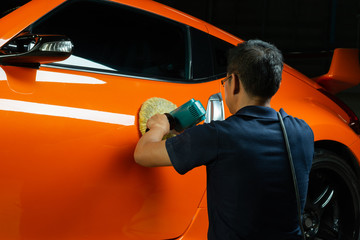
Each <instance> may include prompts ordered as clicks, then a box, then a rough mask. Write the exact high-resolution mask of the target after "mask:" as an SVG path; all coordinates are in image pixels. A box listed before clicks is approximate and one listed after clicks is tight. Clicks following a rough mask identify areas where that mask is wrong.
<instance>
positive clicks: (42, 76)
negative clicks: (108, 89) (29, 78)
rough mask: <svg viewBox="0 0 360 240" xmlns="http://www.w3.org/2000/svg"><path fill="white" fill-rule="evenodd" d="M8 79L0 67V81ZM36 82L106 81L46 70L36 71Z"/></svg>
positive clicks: (87, 82) (88, 82)
mask: <svg viewBox="0 0 360 240" xmlns="http://www.w3.org/2000/svg"><path fill="white" fill-rule="evenodd" d="M6 80H8V78H7V76H6V72H5V71H4V70H3V69H2V68H0V81H6ZM36 82H49V83H73V84H105V83H106V82H104V81H102V80H99V79H97V78H94V77H88V76H81V75H73V74H68V73H57V72H48V71H41V70H39V71H37V73H36Z"/></svg>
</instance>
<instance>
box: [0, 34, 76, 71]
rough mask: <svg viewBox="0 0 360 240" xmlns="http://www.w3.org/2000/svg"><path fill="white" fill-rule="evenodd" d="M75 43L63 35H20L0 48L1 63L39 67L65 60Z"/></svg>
mask: <svg viewBox="0 0 360 240" xmlns="http://www.w3.org/2000/svg"><path fill="white" fill-rule="evenodd" d="M72 50H73V44H72V42H71V40H70V39H69V38H67V37H65V36H61V35H36V34H24V35H19V36H17V37H16V38H14V39H12V40H11V41H9V42H8V43H6V44H5V45H4V46H3V47H1V48H0V65H3V66H19V67H30V68H39V66H40V64H44V63H52V62H57V61H62V60H65V59H66V58H68V57H70V56H71V53H72Z"/></svg>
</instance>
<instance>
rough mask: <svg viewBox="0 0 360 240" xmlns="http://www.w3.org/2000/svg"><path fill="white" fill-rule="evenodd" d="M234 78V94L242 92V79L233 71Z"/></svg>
mask: <svg viewBox="0 0 360 240" xmlns="http://www.w3.org/2000/svg"><path fill="white" fill-rule="evenodd" d="M232 80H234V84H235V86H234V95H236V94H238V93H239V92H240V79H239V77H238V76H237V75H236V74H234V73H233V77H232Z"/></svg>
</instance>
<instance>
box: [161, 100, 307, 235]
mask: <svg viewBox="0 0 360 240" xmlns="http://www.w3.org/2000/svg"><path fill="white" fill-rule="evenodd" d="M280 113H281V114H282V116H283V119H284V123H285V127H286V130H287V134H288V138H289V142H290V146H291V151H292V156H293V161H294V165H295V169H296V176H297V181H298V185H299V192H300V198H301V203H302V209H303V208H304V205H305V200H306V194H307V186H308V181H309V173H310V169H311V163H312V159H313V152H314V136H313V132H312V130H311V129H310V127H309V126H308V125H307V124H306V123H305V122H304V121H303V120H300V119H297V118H294V117H292V116H289V115H287V114H286V113H285V112H284V111H283V110H282V109H281V110H280ZM166 149H167V152H168V154H169V157H170V160H171V162H172V164H173V166H174V168H175V170H176V171H177V172H178V173H180V174H185V173H186V172H188V171H190V170H191V169H193V168H195V167H198V166H201V165H206V171H207V194H208V214H209V230H208V239H210V240H213V239H221V240H225V239H231V240H234V239H246V240H251V239H261V240H264V239H267V240H270V239H276V240H279V239H299V236H300V234H301V232H300V228H299V224H298V217H297V205H296V197H295V192H294V187H293V180H292V175H291V170H290V165H289V160H288V155H287V152H286V147H285V141H284V138H283V134H282V131H281V126H280V122H279V120H278V116H277V112H276V111H275V110H274V109H272V108H268V107H260V106H247V107H244V108H242V109H240V110H239V111H238V112H237V113H236V114H234V115H232V116H230V117H229V118H227V119H226V120H224V121H213V122H211V123H209V124H203V125H199V126H196V127H192V128H190V129H188V130H185V131H184V132H183V133H182V134H180V135H178V136H176V137H174V138H170V139H168V140H167V141H166ZM194 184H196V183H194Z"/></svg>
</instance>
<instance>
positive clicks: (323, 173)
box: [303, 149, 360, 240]
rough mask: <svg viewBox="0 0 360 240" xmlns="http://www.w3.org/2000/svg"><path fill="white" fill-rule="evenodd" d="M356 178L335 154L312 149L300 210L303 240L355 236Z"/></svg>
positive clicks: (359, 206)
mask: <svg viewBox="0 0 360 240" xmlns="http://www.w3.org/2000/svg"><path fill="white" fill-rule="evenodd" d="M359 210H360V194H359V180H358V179H357V177H356V175H355V174H354V172H353V170H352V169H351V168H350V167H349V165H348V164H347V163H346V162H345V161H344V160H343V159H341V157H339V156H337V155H336V154H334V153H332V152H329V151H326V150H321V149H320V150H319V149H317V150H315V155H314V160H313V165H312V168H311V172H310V179H309V189H308V195H307V200H306V205H305V209H304V213H303V226H304V231H305V236H306V239H313V240H333V239H352V240H358V239H359V226H360V222H359Z"/></svg>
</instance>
